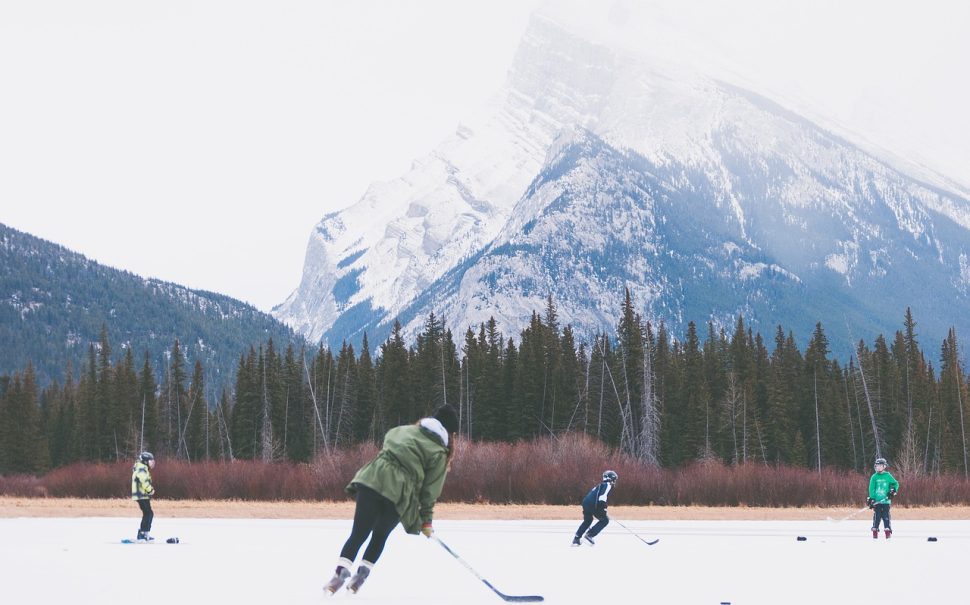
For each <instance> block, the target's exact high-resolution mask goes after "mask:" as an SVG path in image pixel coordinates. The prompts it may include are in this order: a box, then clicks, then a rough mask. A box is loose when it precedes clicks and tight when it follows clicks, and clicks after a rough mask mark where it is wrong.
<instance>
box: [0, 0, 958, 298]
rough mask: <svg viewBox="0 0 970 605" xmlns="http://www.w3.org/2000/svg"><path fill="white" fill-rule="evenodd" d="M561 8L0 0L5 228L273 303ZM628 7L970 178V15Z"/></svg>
mask: <svg viewBox="0 0 970 605" xmlns="http://www.w3.org/2000/svg"><path fill="white" fill-rule="evenodd" d="M541 3H542V0H507V1H495V0H491V1H488V2H485V1H479V2H463V1H459V0H425V1H421V2H404V1H401V0H341V1H309V0H292V1H280V2H247V1H241V0H192V1H171V0H170V1H166V2H153V3H147V2H131V1H130V0H117V1H114V2H112V1H106V0H89V1H86V2H77V1H75V0H23V1H17V0H9V1H7V2H3V3H0V222H3V223H6V224H8V225H10V226H12V227H15V228H17V229H20V230H23V231H26V232H28V233H31V234H34V235H37V236H40V237H43V238H45V239H49V240H52V241H54V242H56V243H59V244H62V245H64V246H67V247H68V248H71V249H73V250H77V251H78V252H81V253H83V254H85V255H87V256H89V257H91V258H93V259H95V260H97V261H99V262H102V263H105V264H108V265H111V266H114V267H118V268H122V269H127V270H130V271H133V272H135V273H137V274H140V275H143V276H148V277H158V278H161V279H165V280H169V281H174V282H177V283H181V284H184V285H186V286H189V287H193V288H201V289H206V290H212V291H216V292H221V293H224V294H228V295H230V296H233V297H236V298H240V299H242V300H245V301H248V302H250V303H252V304H254V305H256V306H257V307H259V308H261V309H263V310H269V309H270V308H271V307H272V306H274V305H276V304H278V303H280V302H282V301H283V299H284V298H286V296H287V295H288V294H289V293H290V292H291V291H292V290H293V289H294V288H295V287H296V286H297V284H298V283H299V279H300V275H301V272H302V268H303V267H302V265H303V254H304V250H305V246H306V242H307V238H308V236H309V233H310V231H311V230H312V228H313V227H314V225H315V224H316V223H317V222H318V221H319V220H320V218H321V217H322V216H323V215H324V214H325V213H327V212H330V211H333V210H337V209H340V208H343V207H346V206H348V205H350V204H352V203H353V202H355V201H356V200H357V199H358V198H359V197H360V196H361V195H362V194H363V192H364V190H365V189H366V187H367V185H368V184H370V183H371V182H373V181H376V180H385V179H390V178H394V177H396V176H399V175H400V174H402V173H403V172H404V171H406V170H407V168H408V166H409V165H410V163H411V160H412V159H414V158H417V157H420V156H423V155H424V154H426V153H427V152H428V151H430V150H431V149H432V148H434V147H435V146H436V144H437V143H438V142H440V141H441V140H442V139H444V138H445V137H447V136H448V135H449V134H451V133H452V132H453V131H454V128H455V126H456V125H457V124H458V122H459V121H461V120H462V118H463V117H467V116H470V115H473V114H475V113H477V110H479V109H480V108H481V107H482V106H483V105H484V103H485V102H486V101H487V100H488V98H489V97H490V96H491V95H492V94H494V93H495V92H497V90H498V89H499V87H500V86H501V84H502V82H503V81H504V78H505V73H506V70H507V68H508V67H509V65H510V62H511V59H512V56H513V53H514V51H515V47H516V45H517V43H518V40H519V38H520V36H521V34H522V32H523V31H524V29H525V27H526V25H527V20H528V15H529V14H530V13H531V11H532V10H533V9H534V8H535V7H537V6H539V5H540V4H541ZM570 4H573V5H580V8H579V9H577V8H576V7H575V6H574V7H573V12H574V13H575V12H579V13H580V14H581V13H582V10H583V2H581V1H579V0H577V1H576V2H570ZM590 4H591V5H592V4H597V3H590ZM627 4H630V5H631V6H632V9H631V11H630V13H629V14H631V15H633V16H635V17H636V18H637V19H648V20H650V23H649V24H648V27H646V30H645V31H652V32H655V33H657V34H658V43H668V44H674V43H676V44H684V45H685V52H687V51H686V46H690V47H691V48H692V50H691V51H690V53H689V54H691V55H692V56H695V57H696V60H697V61H699V62H700V63H703V62H705V61H709V62H710V63H711V64H715V63H716V64H718V65H720V66H721V67H719V69H723V65H724V64H730V65H731V69H733V70H734V71H736V72H737V73H738V74H739V75H740V77H742V78H744V79H746V80H749V81H750V82H752V83H753V84H756V85H758V86H759V87H762V88H765V89H771V90H775V91H782V92H783V93H784V94H785V95H787V96H788V97H792V96H793V95H794V96H795V97H797V99H798V102H799V103H804V107H801V108H800V109H807V110H810V111H813V112H814V113H815V114H816V115H817V116H820V117H824V118H826V119H828V120H830V121H832V122H837V123H839V124H841V125H842V126H843V127H844V128H846V129H847V130H850V131H852V132H855V133H857V134H859V135H860V136H862V137H864V138H866V139H867V140H869V141H870V142H872V143H873V144H875V145H878V146H880V147H883V148H886V149H888V150H890V151H892V152H894V153H896V154H897V155H900V156H903V157H907V158H909V159H912V160H915V161H918V162H921V163H923V164H926V165H928V166H930V167H932V168H934V169H936V170H938V171H940V172H942V173H945V174H947V175H948V176H949V177H951V178H953V179H955V180H957V181H959V182H961V183H963V184H964V185H970V145H968V143H967V141H968V140H970V112H968V111H967V109H966V108H967V107H970V83H968V81H970V78H968V76H967V73H968V72H970V36H968V35H967V32H968V31H970V4H967V3H958V2H946V1H944V0H930V1H929V2H921V3H910V2H901V1H883V2H877V1H876V0H854V1H853V2H849V3H845V2H834V1H833V0H818V1H814V2H807V1H802V2H783V1H777V0H774V1H769V0H748V1H746V2H731V3H725V2H719V1H715V0H695V1H693V2H675V1H674V0H657V1H652V2H628V3H627ZM843 4H848V5H849V7H845V6H842V5H843ZM668 33H670V35H669V37H666V36H667V34H668Z"/></svg>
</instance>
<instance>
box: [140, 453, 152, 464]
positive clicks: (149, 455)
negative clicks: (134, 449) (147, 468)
mask: <svg viewBox="0 0 970 605" xmlns="http://www.w3.org/2000/svg"><path fill="white" fill-rule="evenodd" d="M154 459H155V456H153V455H152V453H151V452H142V453H141V454H139V455H138V461H139V462H143V463H145V464H148V463H149V462H150V461H152V460H154Z"/></svg>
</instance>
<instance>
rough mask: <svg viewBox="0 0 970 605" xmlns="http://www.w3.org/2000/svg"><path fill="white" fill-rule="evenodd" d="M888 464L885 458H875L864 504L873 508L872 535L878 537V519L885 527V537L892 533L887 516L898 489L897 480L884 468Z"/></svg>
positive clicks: (874, 537)
mask: <svg viewBox="0 0 970 605" xmlns="http://www.w3.org/2000/svg"><path fill="white" fill-rule="evenodd" d="M888 467H889V464H888V463H887V462H886V459H885V458H876V461H875V463H873V470H875V471H876V472H874V473H873V474H872V477H870V478H869V497H868V498H866V505H867V506H868V507H869V508H871V509H872V510H873V513H872V537H873V539H877V538H879V521H880V519H881V520H882V524H883V527H884V528H885V529H886V539H887V540H888V539H889V538H890V537H892V535H893V528H892V526H891V520H890V518H889V505H890V503H892V500H893V498H894V497H895V496H896V492H897V491H899V481H896V478H895V477H893V476H892V475H890V474H889V472H888V471H887V470H886V469H887V468H888Z"/></svg>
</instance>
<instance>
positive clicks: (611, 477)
mask: <svg viewBox="0 0 970 605" xmlns="http://www.w3.org/2000/svg"><path fill="white" fill-rule="evenodd" d="M618 478H619V476H618V475H617V474H616V471H606V472H604V473H603V481H609V482H610V483H614V482H615V481H616V480H617V479H618Z"/></svg>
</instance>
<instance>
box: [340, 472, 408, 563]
mask: <svg viewBox="0 0 970 605" xmlns="http://www.w3.org/2000/svg"><path fill="white" fill-rule="evenodd" d="M356 487H357V508H356V510H355V511H354V527H353V529H351V530H350V537H349V538H347V542H346V543H344V548H343V550H341V551H340V556H341V557H343V558H345V559H348V560H350V561H353V560H354V559H356V558H357V551H359V550H360V547H361V546H363V544H364V540H366V539H367V536H368V535H370V543H369V544H367V550H365V551H364V560H365V561H368V562H370V563H377V559H378V558H379V557H380V556H381V553H382V552H383V551H384V543H385V542H387V537H388V536H389V535H390V534H391V530H393V529H394V528H395V527H396V526H397V523H398V521H400V520H401V518H400V517H399V516H398V514H397V509H395V508H394V503H393V502H391V501H390V500H388V499H387V498H385V497H384V496H382V495H380V494H378V493H377V492H375V491H374V490H372V489H371V488H369V487H366V486H364V485H357V486H356Z"/></svg>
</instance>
